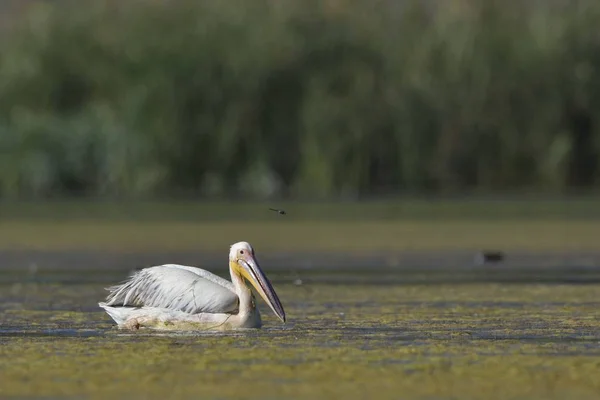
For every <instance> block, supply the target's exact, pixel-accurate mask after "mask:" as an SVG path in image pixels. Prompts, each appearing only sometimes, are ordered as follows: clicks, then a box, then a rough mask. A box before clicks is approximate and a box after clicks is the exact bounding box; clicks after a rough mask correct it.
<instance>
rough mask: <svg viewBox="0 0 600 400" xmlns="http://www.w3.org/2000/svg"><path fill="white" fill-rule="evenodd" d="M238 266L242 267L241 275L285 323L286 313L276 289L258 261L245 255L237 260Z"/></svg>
mask: <svg viewBox="0 0 600 400" xmlns="http://www.w3.org/2000/svg"><path fill="white" fill-rule="evenodd" d="M237 264H238V266H239V267H240V273H241V274H242V276H243V277H244V278H246V280H247V281H248V282H250V283H251V284H252V286H254V288H255V289H256V291H257V292H258V294H260V296H261V297H262V298H263V299H264V300H265V302H266V303H267V304H268V305H269V307H270V308H271V310H273V312H274V313H275V315H277V317H279V319H280V320H281V321H282V322H285V311H284V310H283V306H282V305H281V302H280V301H279V297H277V293H275V289H273V286H272V285H271V282H270V281H269V279H268V278H267V276H266V275H265V273H264V272H263V271H262V269H261V268H260V265H259V264H258V261H257V260H256V258H255V257H254V256H253V255H250V254H248V255H244V256H243V257H239V258H238V259H237Z"/></svg>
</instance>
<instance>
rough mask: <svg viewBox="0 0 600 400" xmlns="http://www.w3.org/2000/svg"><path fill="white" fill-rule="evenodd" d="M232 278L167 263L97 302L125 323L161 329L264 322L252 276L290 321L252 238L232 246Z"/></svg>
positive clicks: (271, 303) (115, 288)
mask: <svg viewBox="0 0 600 400" xmlns="http://www.w3.org/2000/svg"><path fill="white" fill-rule="evenodd" d="M229 272H230V274H231V282H229V281H228V280H225V279H223V278H221V277H219V276H217V275H214V274H212V273H210V272H208V271H206V270H203V269H200V268H195V267H188V266H185V265H177V264H165V265H159V266H154V267H149V268H144V269H142V270H140V271H137V272H135V273H134V274H132V275H131V276H130V277H129V279H128V280H126V281H124V282H123V283H121V284H119V285H116V286H112V287H109V288H107V289H106V290H108V291H109V292H110V293H109V294H108V296H107V298H106V302H101V303H98V305H99V306H100V307H102V308H103V309H104V310H105V311H106V312H107V313H108V315H109V316H110V317H111V318H112V319H113V320H114V321H115V322H116V323H117V325H118V327H119V328H120V329H133V330H135V329H139V328H149V329H157V330H184V329H188V330H190V329H192V330H193V329H201V330H202V329H216V330H229V329H244V328H260V327H261V326H262V321H261V318H260V313H259V311H258V308H257V307H256V302H255V298H254V294H253V293H252V291H251V289H250V288H249V287H248V286H247V285H246V283H245V280H247V281H248V282H250V283H251V284H252V286H254V288H255V289H256V291H257V292H258V293H259V294H260V296H261V297H262V298H263V299H264V300H265V301H266V303H267V304H268V305H269V307H270V308H271V310H273V312H274V313H275V315H277V317H279V319H280V320H281V321H282V322H284V323H285V311H284V310H283V306H282V305H281V302H280V301H279V297H277V293H275V290H274V289H273V286H271V282H269V279H267V277H266V276H265V274H264V272H263V271H262V269H261V268H260V266H259V263H258V261H257V259H256V257H255V255H254V249H253V248H252V246H251V245H250V244H249V243H247V242H238V243H235V244H233V245H232V246H231V248H230V251H229Z"/></svg>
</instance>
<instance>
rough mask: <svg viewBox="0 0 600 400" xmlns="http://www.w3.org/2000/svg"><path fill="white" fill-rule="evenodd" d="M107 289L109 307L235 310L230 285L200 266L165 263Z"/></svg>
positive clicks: (236, 303)
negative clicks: (108, 292)
mask: <svg viewBox="0 0 600 400" xmlns="http://www.w3.org/2000/svg"><path fill="white" fill-rule="evenodd" d="M107 290H109V291H110V294H109V295H108V297H107V299H106V304H107V305H109V306H112V307H118V306H123V307H144V306H145V307H158V308H167V309H170V310H178V311H183V312H186V313H190V314H197V313H230V312H235V311H237V310H238V303H239V298H238V296H237V294H236V293H235V291H234V287H233V284H232V283H231V282H229V281H227V280H225V279H223V278H221V277H218V276H216V275H214V274H211V273H210V272H208V271H205V270H203V269H200V268H194V267H188V266H185V265H177V264H166V265H159V266H156V267H150V268H145V269H143V270H141V271H138V272H136V273H134V274H133V275H132V276H131V277H130V278H129V279H128V280H127V281H125V282H123V283H122V284H120V285H117V286H112V287H110V288H107Z"/></svg>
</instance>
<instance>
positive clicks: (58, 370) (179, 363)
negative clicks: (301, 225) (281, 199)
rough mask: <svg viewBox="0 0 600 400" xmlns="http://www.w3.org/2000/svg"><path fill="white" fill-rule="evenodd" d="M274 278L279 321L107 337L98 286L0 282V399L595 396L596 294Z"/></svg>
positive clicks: (567, 288) (566, 288)
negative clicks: (244, 327)
mask: <svg viewBox="0 0 600 400" xmlns="http://www.w3.org/2000/svg"><path fill="white" fill-rule="evenodd" d="M299 283H300V282H296V284H292V283H288V282H287V281H285V282H277V281H276V282H275V288H276V290H277V291H278V293H279V296H280V298H281V300H282V302H283V305H284V307H285V309H286V313H287V316H288V319H289V321H288V323H287V324H285V325H284V324H281V323H280V322H279V321H278V320H277V319H276V318H275V316H273V315H272V314H271V312H270V311H269V310H268V309H267V308H266V306H265V305H264V304H261V310H262V313H263V321H264V324H265V327H264V328H263V329H261V330H255V331H254V330H253V331H247V332H241V333H240V332H238V333H233V332H230V333H214V332H185V333H180V334H166V333H152V332H148V331H139V332H135V333H131V332H123V331H119V330H117V329H115V327H114V323H113V322H112V321H111V320H110V318H109V317H108V316H107V315H106V314H104V313H103V312H102V310H101V309H99V308H98V307H97V302H98V301H99V300H102V299H103V297H104V296H105V293H106V292H105V291H104V289H103V287H104V286H106V284H105V283H104V282H96V283H94V282H85V283H70V284H65V283H52V282H50V283H40V282H26V281H24V282H11V283H3V284H2V285H0V318H1V326H0V382H2V385H1V386H0V397H2V398H6V397H11V396H30V397H32V398H34V397H37V398H40V397H42V396H46V397H48V396H50V397H53V398H59V399H61V398H62V399H72V398H83V399H86V398H90V399H91V398H99V399H100V398H101V399H107V398H128V399H129V398H148V399H150V398H151V399H154V398H156V399H165V398H203V399H211V398H213V399H230V398H246V399H248V398H250V399H254V398H255V399H278V398H298V399H300V398H307V399H309V398H310V399H313V398H341V397H342V396H345V397H346V398H357V399H361V398H362V399H370V398H378V399H381V398H390V399H399V398H402V399H454V398H461V399H465V398H486V399H508V398H514V399H517V398H522V399H524V398H527V399H537V398H539V399H552V398H556V399H559V398H560V399H563V398H578V399H585V398H596V394H597V393H598V392H600V380H598V379H597V377H598V370H599V368H600V330H599V329H598V328H599V327H600V319H599V318H600V311H599V310H600V299H599V298H598V293H599V292H600V285H596V284H593V285H592V284H590V285H567V284H508V283H505V284H499V283H493V284H490V283H471V284H459V283H454V284H397V283H394V281H393V280H392V281H390V283H388V284H372V283H368V282H367V283H360V282H353V283H352V284H348V283H344V282H342V281H340V282H335V281H330V282H329V283H327V284H324V283H319V282H318V281H315V280H312V281H309V282H303V283H302V284H299Z"/></svg>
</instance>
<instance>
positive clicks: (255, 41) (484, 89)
mask: <svg viewBox="0 0 600 400" xmlns="http://www.w3.org/2000/svg"><path fill="white" fill-rule="evenodd" d="M15 18H16V16H15ZM598 26H600V3H598V2H597V1H595V0H573V1H560V0H556V1H527V2H525V1H516V0H487V1H475V0H429V1H422V0H404V1H389V0H377V1H371V2H366V1H353V0H328V1H312V0H310V1H299V0H283V1H277V2H275V1H268V0H258V1H252V2H248V1H243V0H231V1H229V2H226V3H225V2H218V1H208V0H202V1H198V0H196V1H185V0H179V1H161V0H153V1H123V2H121V1H116V0H113V1H104V2H91V1H86V2H83V1H72V2H68V1H53V2H40V3H34V4H33V5H31V6H30V7H28V8H27V9H26V10H25V11H24V14H23V15H21V17H20V18H19V19H18V20H12V21H11V24H10V28H6V32H5V33H4V35H3V37H2V39H1V43H0V197H3V198H19V197H34V198H47V197H56V196H76V195H77V196H80V195H86V196H100V197H103V196H106V197H148V196H158V195H160V196H163V195H165V194H168V195H170V196H173V195H183V194H186V195H187V194H193V195H201V196H207V197H211V196H231V195H235V194H243V195H245V196H250V197H268V196H282V197H299V196H301V197H306V196H312V197H322V198H335V197H349V198H356V197H360V196H365V195H373V194H380V193H389V192H395V193H398V192H411V193H419V192H420V193H448V192H498V191H508V190H528V191H532V190H533V191H543V192H547V193H566V192H568V191H570V190H572V189H577V188H584V189H595V188H598V186H599V185H600V178H599V177H600V174H599V172H600V166H599V164H598V160H599V159H600V158H599V152H600V121H599V116H598V113H597V110H598V109H600V91H599V90H598V89H599V87H600V72H599V69H598V68H599V67H600V36H599V35H598V33H597V32H598Z"/></svg>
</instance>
